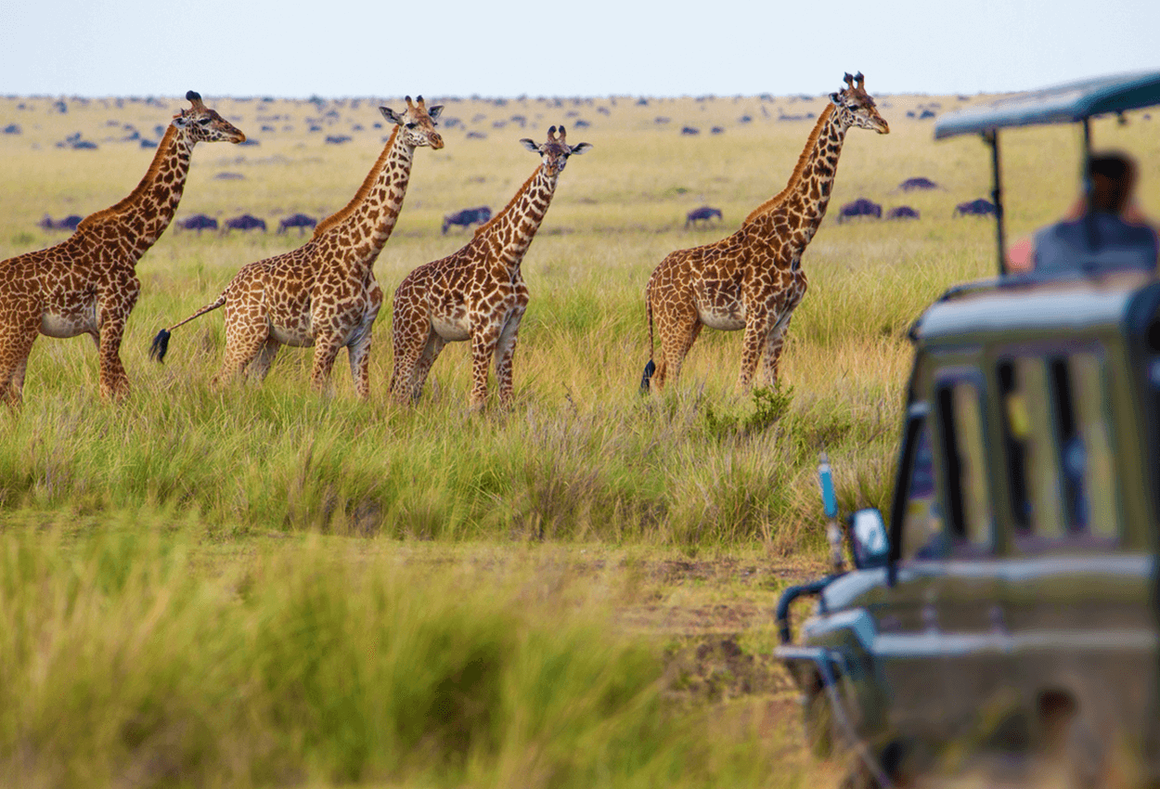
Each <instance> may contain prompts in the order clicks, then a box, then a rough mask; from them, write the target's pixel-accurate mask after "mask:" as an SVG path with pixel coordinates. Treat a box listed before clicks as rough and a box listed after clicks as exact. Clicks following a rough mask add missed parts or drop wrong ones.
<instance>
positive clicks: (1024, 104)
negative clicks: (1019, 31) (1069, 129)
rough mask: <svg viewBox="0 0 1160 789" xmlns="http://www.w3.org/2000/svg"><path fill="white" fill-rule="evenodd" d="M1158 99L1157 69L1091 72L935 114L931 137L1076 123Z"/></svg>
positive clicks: (1159, 97) (1144, 105)
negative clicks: (1073, 79) (1109, 73)
mask: <svg viewBox="0 0 1160 789" xmlns="http://www.w3.org/2000/svg"><path fill="white" fill-rule="evenodd" d="M1154 104H1160V71H1147V72H1138V73H1134V74H1119V75H1114V76H1107V77H1095V78H1092V79H1086V80H1082V81H1080V82H1071V83H1068V84H1066V85H1059V86H1057V87H1053V88H1043V89H1041V90H1032V91H1027V92H1025V93H1017V94H1014V95H1012V96H1006V97H1004V98H1001V99H998V100H996V101H993V102H989V103H987V104H979V105H976V106H972V107H966V108H964V109H962V110H959V111H957V112H952V113H947V114H946V115H943V116H942V117H940V118H939V119H938V120H937V121H936V122H935V126H934V136H935V139H936V140H941V139H943V138H944V137H954V136H956V135H959V134H982V133H986V132H993V131H995V130H996V129H1003V128H1007V127H1009V126H1033V125H1038V124H1045V123H1079V122H1082V121H1083V120H1085V119H1087V118H1092V117H1094V116H1096V115H1106V114H1108V113H1120V112H1127V111H1129V110H1135V109H1140V108H1142V107H1151V106H1152V105H1154Z"/></svg>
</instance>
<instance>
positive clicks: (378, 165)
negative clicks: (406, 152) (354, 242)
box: [310, 125, 399, 240]
mask: <svg viewBox="0 0 1160 789" xmlns="http://www.w3.org/2000/svg"><path fill="white" fill-rule="evenodd" d="M398 133H399V127H398V126H397V125H396V126H395V128H394V129H392V130H391V136H390V138H389V139H388V140H387V144H386V145H384V146H383V152H382V153H380V154H379V158H378V160H377V161H376V162H375V166H374V167H372V168H371V171H370V172H369V173H367V177H366V178H365V179H364V180H363V182H362V186H360V187H359V188H358V191H357V192H355V193H354V197H352V198H351V200H350V202H349V203H347V204H346V205H345V206H344V207H343V208H340V209H339V210H338V211H335V212H334V213H333V214H331V215H330V216H328V217H327V218H326V219H323V220H322V221H321V222H319V223H318V226H317V227H315V228H314V235H312V236H311V237H310V238H311V240H313V239H316V238H318V237H319V236H321V235H322V234H323V233H325V232H326V231H328V230H330V229H331V228H332V227H334V226H335V225H337V224H339V223H341V222H342V221H343V220H344V219H346V218H347V217H348V216H350V215H351V214H353V213H354V212H355V210H356V209H357V208H358V207H359V205H361V204H362V202H363V200H365V199H366V196H367V195H368V194H369V193H370V191H371V188H372V187H373V186H374V185H375V181H376V180H378V177H379V173H381V172H382V170H383V167H385V166H386V163H387V157H388V156H390V153H391V149H392V148H394V147H395V136H396V135H397V134H398Z"/></svg>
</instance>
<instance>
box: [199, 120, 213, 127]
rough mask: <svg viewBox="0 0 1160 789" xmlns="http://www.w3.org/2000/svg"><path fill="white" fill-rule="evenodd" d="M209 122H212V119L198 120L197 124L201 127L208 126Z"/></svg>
mask: <svg viewBox="0 0 1160 789" xmlns="http://www.w3.org/2000/svg"><path fill="white" fill-rule="evenodd" d="M211 120H213V119H212V118H201V119H199V120H198V123H200V124H201V125H202V126H209V123H210V121H211Z"/></svg>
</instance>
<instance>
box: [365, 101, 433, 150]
mask: <svg viewBox="0 0 1160 789" xmlns="http://www.w3.org/2000/svg"><path fill="white" fill-rule="evenodd" d="M406 98H407V109H406V110H405V111H404V112H395V111H394V110H392V109H391V108H390V107H379V112H381V113H383V117H384V118H386V119H387V120H388V121H390V122H391V123H393V124H395V125H397V126H400V127H402V128H401V129H400V131H402V133H403V142H404V143H406V144H407V145H409V146H410V147H412V148H422V147H424V146H426V147H429V148H433V149H434V150H436V151H437V150H439V149H440V148H442V147H443V138H442V137H440V136H439V132H437V131H435V121H436V120H437V119H438V118H439V115H440V114H441V113H442V112H443V105H442V104H436V105H435V106H434V107H431V108H428V107H427V103H426V102H425V101H423V97H422V96H420V97H419V100H418V101H417V102H414V103H412V102H411V97H410V96H407V97H406Z"/></svg>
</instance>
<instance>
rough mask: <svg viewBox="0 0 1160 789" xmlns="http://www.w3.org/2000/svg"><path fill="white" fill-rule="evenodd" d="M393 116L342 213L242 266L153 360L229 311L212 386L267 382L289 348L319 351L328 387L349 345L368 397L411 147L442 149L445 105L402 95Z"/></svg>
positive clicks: (164, 337)
mask: <svg viewBox="0 0 1160 789" xmlns="http://www.w3.org/2000/svg"><path fill="white" fill-rule="evenodd" d="M406 102H407V109H406V110H405V111H404V112H402V113H397V112H395V111H394V110H392V109H391V108H389V107H379V110H380V111H381V112H382V113H383V117H385V118H386V119H387V120H388V121H390V122H391V123H392V124H394V128H393V129H392V130H391V135H390V137H389V138H388V140H387V142H386V145H385V146H384V148H383V151H382V153H381V154H380V155H379V158H378V160H377V161H376V162H375V165H374V167H372V168H371V171H370V172H369V173H368V174H367V176H366V179H365V180H364V181H363V183H362V186H361V187H360V188H359V190H358V192H357V193H356V194H355V196H354V198H353V199H351V201H350V203H348V204H347V205H346V207H344V208H343V209H342V210H340V211H338V212H337V213H335V214H333V215H332V216H330V217H328V218H326V219H324V220H323V221H321V222H319V223H318V225H317V226H316V227H315V228H314V234H313V235H312V236H311V238H310V240H309V241H307V242H306V243H305V244H304V245H302V246H301V247H299V248H297V249H295V250H292V251H290V252H286V253H284V254H281V255H277V256H275V257H272V258H267V259H265V260H259V261H257V262H254V263H250V264H248V265H246V266H244V267H243V268H242V269H241V270H240V271H239V272H238V273H237V275H235V276H234V278H233V279H232V280H231V281H230V283H229V284H228V285H227V286H226V288H225V290H223V291H222V293H221V295H220V296H218V298H217V300H216V301H214V302H212V303H211V304H207V305H206V306H204V307H202V308H201V309H200V310H198V311H197V312H195V313H194V314H193V315H191V316H189V317H188V318H186V319H185V320H183V321H180V322H179V323H176V324H174V325H173V326H170V327H169V328H168V329H162V330H161V331H160V333H158V335H157V336H156V337H155V338H154V340H153V346H152V348H151V349H150V355H151V356H153V357H154V358H156V359H157V360H158V361H163V360H164V359H165V352H166V350H167V349H168V347H169V337H170V333H171V332H172V331H173V330H174V329H176V328H177V327H178V326H181V325H183V324H186V323H188V322H190V321H192V320H193V319H195V318H198V317H201V316H202V315H204V314H206V313H207V312H212V311H213V310H216V309H218V308H219V307H222V306H224V307H225V329H226V349H225V358H224V359H223V361H222V366H221V371H220V372H219V373H218V375H217V377H216V378H215V379H214V382H215V383H224V382H225V381H227V380H229V379H231V378H235V377H237V376H238V375H240V374H241V373H242V372H244V371H246V370H247V368H248V370H249V372H250V373H251V374H252V375H253V376H254V378H256V379H257V380H259V381H261V380H262V379H264V378H265V377H266V373H267V372H269V370H270V364H271V362H273V361H274V357H275V355H277V353H278V350H279V348H281V346H283V345H296V346H306V347H309V346H311V345H313V346H314V363H313V368H312V370H311V373H310V382H311V384H312V386H313V387H314V388H315V389H316V390H322V389H323V388H325V387H326V385H327V382H328V381H329V379H330V372H331V369H332V368H333V366H334V360H335V357H336V356H337V355H338V352H339V351H340V350H341V349H342V348H343V347H344V346H345V347H346V349H347V353H348V355H349V357H350V372H351V377H352V378H353V379H354V384H355V391H356V393H357V394H358V396H359V397H360V398H364V399H365V398H366V397H367V395H368V394H370V387H369V384H368V380H367V379H368V369H369V366H370V349H371V326H372V324H373V323H374V321H375V318H376V317H377V316H378V314H379V309H380V307H382V304H383V291H382V288H380V287H379V285H378V283H377V282H376V281H375V275H374V264H375V260H376V259H377V258H378V256H379V253H380V252H381V251H382V249H383V246H384V245H385V244H386V243H387V239H388V238H390V236H391V231H392V230H394V228H395V221H396V220H397V219H398V217H399V211H400V210H401V209H402V207H403V198H404V197H405V196H406V193H407V183H408V181H409V180H410V178H411V164H412V162H413V160H414V154H415V149H416V148H419V147H429V148H434V149H435V150H438V149H440V148H442V147H443V138H442V137H440V136H439V133H438V132H437V131H435V121H436V119H437V118H438V117H439V114H440V113H441V112H442V111H443V107H442V106H441V105H437V106H433V107H430V108H428V107H427V105H426V102H424V100H423V97H422V96H419V98H418V100H417V101H416V102H414V103H413V102H412V101H411V97H410V96H407V97H406Z"/></svg>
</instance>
